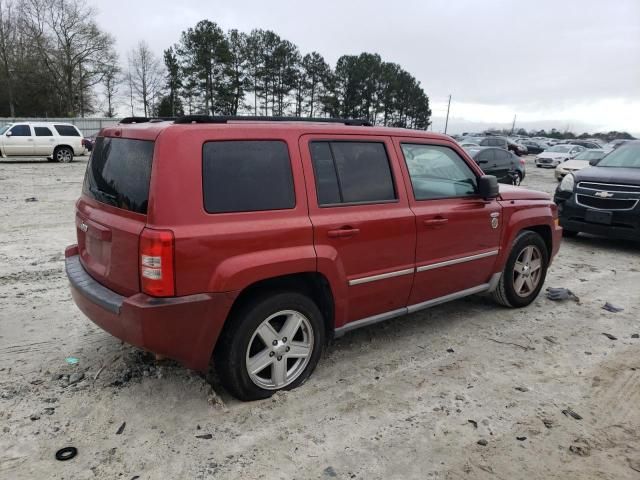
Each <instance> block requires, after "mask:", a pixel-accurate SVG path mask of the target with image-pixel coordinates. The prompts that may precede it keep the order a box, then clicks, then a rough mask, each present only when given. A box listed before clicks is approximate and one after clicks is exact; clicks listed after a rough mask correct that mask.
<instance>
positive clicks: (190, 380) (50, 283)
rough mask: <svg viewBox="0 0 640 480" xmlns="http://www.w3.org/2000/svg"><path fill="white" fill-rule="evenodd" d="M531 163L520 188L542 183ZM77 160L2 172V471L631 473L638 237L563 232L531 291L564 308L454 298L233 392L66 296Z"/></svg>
mask: <svg viewBox="0 0 640 480" xmlns="http://www.w3.org/2000/svg"><path fill="white" fill-rule="evenodd" d="M528 162H529V165H530V167H529V177H527V179H526V180H525V182H524V185H526V186H530V187H532V188H536V189H541V190H545V191H547V192H552V191H553V189H554V188H555V185H556V182H555V180H554V179H553V172H552V171H551V170H538V169H536V168H532V165H531V159H529V160H528ZM84 168H85V161H82V160H81V161H78V162H74V163H73V164H70V165H60V164H52V163H46V162H39V163H33V162H21V163H6V162H2V163H1V164H0V426H1V432H0V477H2V478H7V479H9V478H11V479H34V478H35V479H40V478H47V479H63V478H64V479H93V478H97V479H114V478H123V479H134V478H140V479H162V478H194V479H204V478H217V479H234V478H243V479H254V478H255V479H258V478H264V479H272V478H273V479H279V478H282V479H291V478H297V479H305V478H341V479H350V478H358V479H376V478H381V479H382V478H384V479H391V478H427V479H429V478H432V479H462V478H465V479H466V478H473V479H475V478H479V479H484V478H486V479H494V478H495V479H519V478H527V479H537V478H546V479H616V480H621V479H637V478H640V408H639V406H638V405H639V402H640V339H638V338H634V337H633V336H634V334H638V333H640V324H639V323H638V312H639V307H640V247H638V246H636V245H633V244H629V243H623V242H617V241H610V240H604V239H595V238H589V237H582V236H581V237H578V238H577V239H574V240H567V241H565V242H564V244H563V246H562V250H561V252H560V254H559V256H558V258H557V259H556V261H555V263H554V265H553V266H552V268H551V270H550V272H549V276H548V279H547V285H548V286H556V287H568V288H570V289H572V290H573V291H574V292H575V293H576V294H577V295H578V296H579V297H580V303H579V304H578V303H575V302H571V301H569V302H565V303H554V302H551V301H549V300H547V299H546V298H544V297H543V296H541V297H540V298H538V299H537V300H536V302H535V303H534V304H533V305H531V306H530V307H528V308H526V309H521V310H508V309H504V308H500V307H498V306H495V305H494V304H492V303H491V302H490V301H488V300H486V299H484V298H480V297H472V298H469V299H465V300H462V301H457V302H454V303H451V304H448V305H444V306H440V307H437V308H434V309H431V310H428V311H425V312H422V313H418V314H414V315H410V316H407V317H404V318H401V319H397V320H392V321H390V322H387V323H385V324H380V325H377V326H373V327H370V328H366V329H363V330H360V331H356V332H353V333H351V334H348V335H347V336H345V337H343V338H341V339H340V340H338V341H335V342H334V343H333V344H332V345H331V346H330V347H329V348H328V349H327V351H326V352H325V354H324V355H323V358H322V360H321V362H320V365H319V367H318V369H317V370H316V372H315V373H314V375H313V376H312V377H311V379H310V380H309V381H308V382H307V383H306V384H305V385H304V386H302V387H301V388H299V389H297V390H295V391H292V392H288V393H285V394H278V395H276V396H275V397H274V398H272V399H269V400H265V401H260V402H253V403H240V402H237V401H235V400H234V399H232V398H230V397H229V395H228V394H226V393H225V392H224V391H222V390H221V389H220V388H218V387H216V388H215V390H214V389H212V388H211V387H210V386H209V384H208V383H207V382H206V380H205V379H204V378H202V377H201V376H199V375H197V374H195V373H193V372H190V371H188V370H185V369H184V368H182V367H180V366H178V365H176V364H174V363H172V362H163V363H155V362H154V361H153V359H152V358H150V357H149V356H148V355H145V354H144V353H142V352H140V351H138V350H136V349H134V348H132V347H129V346H127V345H122V344H121V343H120V342H119V341H118V340H116V339H115V338H113V337H111V336H110V335H108V334H106V333H105V332H103V331H101V330H100V329H99V328H97V327H96V326H94V325H93V324H92V323H91V322H90V321H89V320H87V319H86V318H85V317H84V316H83V315H82V314H81V313H80V312H79V311H78V310H77V309H76V307H75V306H74V304H73V302H72V301H71V298H70V295H69V290H68V286H67V280H66V278H65V275H64V272H63V250H64V247H65V246H66V245H68V244H71V243H73V242H74V235H75V234H74V227H73V203H74V200H75V198H76V197H77V196H78V194H79V191H80V188H81V180H82V176H83V172H84ZM30 197H36V198H37V201H34V202H26V201H25V199H27V198H30ZM606 301H609V302H612V303H614V304H616V305H620V306H622V307H624V308H625V310H624V311H623V312H621V313H609V312H606V311H605V310H603V309H602V308H601V307H602V305H603V304H604V303H605V302H606ZM603 333H609V334H611V335H613V336H615V337H616V338H617V339H616V340H611V339H609V338H607V336H605V335H603ZM635 337H637V335H635ZM70 356H73V357H77V358H78V359H79V362H78V364H77V365H69V364H67V363H66V361H65V358H66V357H70ZM82 376H83V378H82V379H80V380H79V377H82ZM568 408H570V409H572V410H573V411H574V412H576V413H578V414H579V416H581V419H579V420H578V419H575V418H573V417H571V416H568V415H565V414H563V413H562V411H563V410H566V409H568ZM125 423H126V425H124V424H125ZM123 425H124V427H122V426H123ZM119 431H120V432H121V433H118V432H119ZM478 441H481V443H485V442H486V444H485V445H482V444H479V443H478ZM69 445H71V446H75V447H77V449H78V455H77V456H76V457H75V458H74V459H72V460H70V461H67V462H59V461H56V460H55V458H54V454H55V452H56V451H57V450H58V449H59V448H62V447H65V446H69Z"/></svg>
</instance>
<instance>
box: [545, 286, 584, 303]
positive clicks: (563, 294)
mask: <svg viewBox="0 0 640 480" xmlns="http://www.w3.org/2000/svg"><path fill="white" fill-rule="evenodd" d="M547 298H548V299H549V300H553V301H554V302H559V301H563V300H573V301H574V302H578V303H580V298H578V297H577V296H576V295H575V294H574V293H573V292H572V291H571V290H569V289H568V288H554V287H548V288H547Z"/></svg>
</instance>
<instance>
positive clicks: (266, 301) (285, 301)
mask: <svg viewBox="0 0 640 480" xmlns="http://www.w3.org/2000/svg"><path fill="white" fill-rule="evenodd" d="M284 310H293V311H295V312H299V313H301V314H302V315H303V316H304V317H306V319H307V320H308V321H309V324H310V325H311V329H312V331H313V348H312V350H311V355H310V357H309V361H308V363H307V365H306V367H305V368H304V370H303V371H301V373H300V375H299V376H298V377H296V378H295V380H293V381H292V382H291V383H289V384H288V385H285V386H284V387H283V388H274V389H267V388H262V387H260V386H258V385H257V384H256V383H254V381H253V380H252V379H251V377H250V375H249V373H248V371H247V351H248V349H249V344H250V342H251V340H252V338H253V336H254V333H256V331H257V329H258V327H259V326H260V325H261V324H262V323H263V322H264V320H266V319H268V318H269V317H270V316H271V315H273V314H275V313H278V312H280V311H284ZM324 325H325V324H324V320H323V317H322V313H321V312H320V310H319V309H318V307H317V305H316V304H315V303H314V302H313V301H312V300H311V299H310V298H309V297H307V296H305V295H303V294H301V293H298V292H291V291H275V292H269V293H266V294H262V295H259V296H257V297H256V298H252V299H250V300H248V301H246V302H245V303H244V304H242V305H241V306H239V307H238V308H237V309H235V311H234V312H233V313H232V314H231V315H230V317H229V318H228V319H227V321H226V325H225V328H224V330H223V333H222V335H221V336H220V338H219V339H218V342H217V346H216V349H215V352H214V354H213V362H214V368H215V369H216V371H217V372H218V376H219V377H220V382H221V383H222V385H223V386H224V387H225V388H226V389H227V390H228V391H229V392H230V393H231V394H232V395H233V396H234V397H236V398H238V399H240V400H244V401H249V400H259V399H262V398H268V397H270V396H271V395H273V394H274V393H276V392H277V391H279V390H291V389H293V388H296V387H298V386H300V385H301V384H302V383H304V382H305V381H306V380H307V378H309V376H310V375H311V373H312V372H313V370H314V369H315V367H316V365H317V364H318V360H319V359H320V355H321V353H322V349H323V347H324V343H325V326H324ZM269 368H273V367H269Z"/></svg>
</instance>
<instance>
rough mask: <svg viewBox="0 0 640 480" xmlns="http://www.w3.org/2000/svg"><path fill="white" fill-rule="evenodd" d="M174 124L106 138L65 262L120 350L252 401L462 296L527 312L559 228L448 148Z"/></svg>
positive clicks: (264, 126) (195, 122) (390, 135)
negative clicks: (350, 335) (356, 338)
mask: <svg viewBox="0 0 640 480" xmlns="http://www.w3.org/2000/svg"><path fill="white" fill-rule="evenodd" d="M262 120H263V119H239V118H236V117H233V118H225V117H184V118H181V119H178V120H176V121H175V122H174V121H145V119H136V121H137V122H141V123H135V124H134V123H131V121H130V120H126V121H123V122H122V123H121V124H120V125H117V126H111V127H107V128H105V129H103V130H102V131H101V132H100V134H99V136H98V137H97V139H96V143H95V146H94V148H93V152H92V155H91V159H90V161H89V163H88V165H87V172H86V176H85V181H84V186H83V189H82V195H81V196H80V199H79V200H78V201H77V203H76V227H77V237H78V243H77V245H72V246H70V247H68V248H67V250H66V254H65V257H66V269H67V275H68V277H69V280H70V283H71V292H72V295H73V299H74V301H75V302H76V304H77V305H78V307H79V308H80V309H81V310H82V311H83V312H84V313H85V314H86V315H87V316H88V317H89V318H90V319H91V320H93V321H94V322H95V323H96V324H98V325H99V326H100V327H102V328H103V329H105V330H107V331H108V332H110V333H112V334H113V335H115V336H116V337H118V338H120V339H122V340H124V341H126V342H128V343H130V344H133V345H136V346H138V347H141V348H144V349H147V350H150V351H152V352H155V353H157V354H160V355H164V356H168V357H170V358H174V359H176V360H178V361H180V362H182V363H183V364H184V365H186V366H187V367H190V368H194V369H197V370H203V371H204V370H207V368H208V366H209V362H210V360H211V358H212V357H213V363H214V367H215V368H216V369H217V371H218V373H219V376H220V379H221V381H222V383H223V384H224V386H225V387H226V388H227V389H228V390H229V391H230V392H231V393H233V394H234V395H235V396H237V397H238V398H241V399H257V398H264V397H268V396H269V395H272V394H273V393H274V392H275V391H277V390H281V389H289V388H293V387H296V386H298V385H300V384H301V383H302V382H304V381H305V380H306V379H307V377H308V376H309V375H310V374H311V372H312V370H313V369H314V367H315V366H316V364H317V362H318V359H319V358H320V354H321V351H322V349H323V346H324V345H325V342H326V340H327V339H328V338H330V337H332V336H339V335H343V334H344V333H346V332H348V331H350V330H353V329H355V328H358V327H362V326H365V325H371V324H374V323H376V322H380V321H383V320H388V319H390V318H393V317H397V316H400V315H404V314H407V313H411V312H416V311H418V310H421V309H424V308H428V307H431V306H433V305H437V304H440V303H442V302H446V301H449V300H454V299H457V298H461V297H464V296H467V295H471V294H475V293H482V292H485V293H491V294H492V295H493V297H494V298H495V299H496V300H497V301H498V302H499V303H500V304H502V305H506V306H511V307H523V306H525V305H528V304H529V303H531V302H532V301H533V300H534V299H535V298H536V296H537V295H538V293H539V292H540V289H541V288H542V284H543V282H544V279H545V275H546V272H547V267H548V266H549V263H550V262H551V260H552V259H553V257H554V255H555V254H556V253H557V252H558V248H559V246H560V238H561V231H562V229H561V228H560V227H559V226H558V224H557V208H556V205H555V204H554V203H553V202H552V201H551V199H550V198H549V196H548V195H547V194H545V193H541V192H534V191H529V190H524V189H519V188H517V187H512V186H502V187H500V190H498V183H497V181H496V178H495V177H491V176H486V175H484V174H483V172H482V170H481V169H480V168H479V167H478V166H477V165H476V164H475V163H474V161H473V160H472V159H471V158H469V156H468V155H467V154H466V153H465V152H464V150H462V149H461V148H460V147H459V146H458V145H457V144H456V143H455V142H454V141H453V140H452V139H451V138H450V137H447V136H444V135H438V134H434V133H427V132H422V131H413V130H405V129H396V128H381V127H372V126H369V125H368V124H367V123H366V122H357V121H327V120H315V121H283V120H284V119H281V120H280V121H273V120H272V121H262Z"/></svg>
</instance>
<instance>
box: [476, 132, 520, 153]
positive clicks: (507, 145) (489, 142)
mask: <svg viewBox="0 0 640 480" xmlns="http://www.w3.org/2000/svg"><path fill="white" fill-rule="evenodd" d="M480 146H481V147H498V148H504V149H505V150H509V151H510V152H513V153H515V154H516V155H518V156H520V155H526V154H527V147H525V146H524V145H520V144H518V143H516V142H514V141H513V140H511V139H510V138H507V137H494V136H491V137H485V138H484V139H483V140H482V141H481V142H480Z"/></svg>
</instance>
